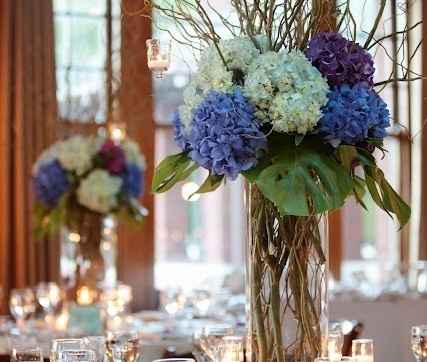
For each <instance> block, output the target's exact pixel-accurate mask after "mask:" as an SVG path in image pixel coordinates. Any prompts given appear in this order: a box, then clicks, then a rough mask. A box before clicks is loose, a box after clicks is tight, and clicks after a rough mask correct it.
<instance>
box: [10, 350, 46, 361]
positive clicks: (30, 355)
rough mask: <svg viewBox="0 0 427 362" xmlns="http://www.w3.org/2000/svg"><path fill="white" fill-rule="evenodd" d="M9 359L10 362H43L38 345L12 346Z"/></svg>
mask: <svg viewBox="0 0 427 362" xmlns="http://www.w3.org/2000/svg"><path fill="white" fill-rule="evenodd" d="M10 360H11V361H12V362H43V354H42V351H41V349H40V348H38V347H14V348H13V349H12V355H11V359H10Z"/></svg>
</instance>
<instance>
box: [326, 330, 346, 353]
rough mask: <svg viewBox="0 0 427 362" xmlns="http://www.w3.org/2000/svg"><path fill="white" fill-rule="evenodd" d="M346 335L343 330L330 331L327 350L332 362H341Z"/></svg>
mask: <svg viewBox="0 0 427 362" xmlns="http://www.w3.org/2000/svg"><path fill="white" fill-rule="evenodd" d="M343 344H344V334H343V333H342V330H341V328H332V329H329V331H328V339H327V350H328V357H329V359H330V360H331V361H340V360H341V358H342V347H343Z"/></svg>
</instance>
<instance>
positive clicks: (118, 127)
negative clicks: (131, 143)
mask: <svg viewBox="0 0 427 362" xmlns="http://www.w3.org/2000/svg"><path fill="white" fill-rule="evenodd" d="M108 131H109V133H110V138H111V139H112V140H113V142H114V143H116V144H119V143H121V142H122V141H123V140H124V139H125V138H126V123H123V122H120V123H110V125H109V126H108Z"/></svg>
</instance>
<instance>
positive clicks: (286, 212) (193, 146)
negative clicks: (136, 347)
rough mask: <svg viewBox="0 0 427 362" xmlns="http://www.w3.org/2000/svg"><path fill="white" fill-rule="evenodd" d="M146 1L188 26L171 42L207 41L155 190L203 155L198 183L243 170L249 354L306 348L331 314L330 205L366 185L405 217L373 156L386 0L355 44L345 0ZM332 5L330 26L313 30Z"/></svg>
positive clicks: (383, 110) (297, 352) (309, 350)
mask: <svg viewBox="0 0 427 362" xmlns="http://www.w3.org/2000/svg"><path fill="white" fill-rule="evenodd" d="M151 5H152V7H153V8H155V9H157V10H158V11H159V12H160V13H161V14H163V15H164V16H166V18H169V19H172V21H173V22H176V23H177V29H183V28H184V30H183V31H182V32H181V36H182V37H181V38H179V39H178V38H177V41H179V42H181V43H182V44H186V45H189V46H193V44H194V43H192V40H193V39H195V38H197V39H199V40H200V42H201V43H202V44H205V45H206V46H205V47H204V48H203V49H202V51H201V56H200V58H199V61H198V70H197V72H196V73H195V74H194V75H193V77H192V79H191V81H190V83H189V84H188V86H187V87H186V89H185V91H184V95H183V105H182V106H181V107H180V108H179V109H178V111H177V112H176V113H175V115H174V117H173V120H172V121H173V125H174V131H175V141H176V143H177V145H178V146H179V147H180V148H181V152H180V153H179V154H176V155H172V156H169V157H167V158H166V159H164V160H163V161H162V162H161V163H160V164H159V165H158V167H157V169H156V173H155V175H154V179H153V184H152V189H153V191H155V192H165V191H167V190H169V189H170V188H171V187H173V186H174V185H175V184H176V183H177V182H180V181H183V180H185V179H187V178H188V177H189V176H190V175H191V174H192V173H193V172H194V171H195V170H197V169H198V168H204V169H206V170H208V171H209V175H208V176H207V178H206V180H205V181H204V182H203V183H202V185H201V186H200V188H199V190H198V191H197V193H206V192H211V191H214V190H215V189H217V188H218V187H219V186H220V185H222V184H223V183H224V182H225V181H226V180H234V179H236V178H237V177H238V176H239V175H241V176H243V177H244V178H245V179H246V181H247V208H248V228H249V234H248V244H247V285H248V297H249V304H250V313H249V325H248V329H249V341H250V343H249V345H248V346H247V351H248V357H249V360H250V361H256V362H267V361H268V362H271V361H277V362H282V361H285V360H286V359H289V360H292V361H300V360H306V361H313V360H314V359H315V357H317V356H319V355H320V354H322V340H323V341H324V337H325V333H326V331H327V325H328V316H327V270H328V265H327V258H328V250H327V245H328V242H327V225H326V224H325V215H326V214H327V213H328V212H329V211H332V210H336V209H338V208H340V207H342V206H343V205H344V203H345V201H346V199H347V198H349V197H354V198H355V199H356V201H357V202H358V203H359V204H360V205H361V206H362V207H366V206H365V203H364V201H363V199H364V195H365V193H369V194H370V196H371V197H372V199H373V200H374V201H375V203H376V204H377V205H378V206H379V207H380V208H381V209H383V210H384V211H385V212H387V213H388V214H389V215H393V216H395V218H396V219H397V221H398V222H399V224H400V226H403V225H405V224H406V223H407V221H408V219H409V217H410V208H409V207H408V205H407V204H406V203H405V202H404V201H403V200H402V199H401V198H400V197H399V195H398V194H397V193H396V192H395V191H394V190H393V188H392V187H391V186H390V184H389V183H388V181H387V180H386V178H385V176H384V173H383V171H382V170H381V169H380V167H379V166H378V164H377V160H376V156H377V154H378V151H377V150H379V153H380V154H381V153H384V152H385V151H386V150H385V149H384V145H383V139H384V137H385V136H386V135H387V128H388V127H390V125H391V122H390V113H389V110H388V108H387V105H386V103H385V102H384V100H383V99H382V98H381V96H380V94H379V92H378V91H379V90H380V86H383V85H385V84H387V83H388V82H391V81H396V80H393V79H388V80H386V81H382V82H377V83H375V81H374V73H375V65H374V60H373V57H372V55H371V53H370V52H369V51H368V50H369V49H371V48H372V47H373V46H374V45H377V46H378V44H380V42H381V41H380V40H376V41H375V42H374V40H373V39H374V34H375V32H376V31H377V29H378V26H379V23H380V19H381V17H382V14H383V11H384V7H385V1H382V2H381V7H380V9H379V12H378V15H377V18H376V21H375V24H374V25H373V28H372V29H371V30H370V32H368V33H367V37H366V42H365V43H364V44H363V45H360V44H358V43H357V42H355V41H354V39H355V38H356V28H355V27H354V28H353V27H351V26H349V24H352V23H353V22H354V17H353V15H352V14H351V11H350V7H349V2H348V1H344V2H340V4H339V5H336V6H335V5H332V2H329V1H317V0H315V1H286V2H283V4H282V3H280V2H275V1H261V2H260V1H256V0H254V1H231V8H232V11H234V12H235V14H236V15H237V16H236V18H237V19H238V22H237V24H236V23H232V21H231V20H230V19H233V17H232V16H230V17H227V16H225V15H222V14H220V13H219V12H218V11H216V12H215V11H211V10H212V9H214V7H213V5H212V4H211V3H209V1H207V2H202V1H195V2H190V1H187V0H180V1H179V0H178V1H175V2H172V3H169V2H167V1H166V2H159V4H157V3H156V2H155V1H154V2H151ZM209 11H211V13H212V12H213V13H214V15H212V16H210V15H209ZM331 14H333V15H335V16H337V17H338V18H337V19H336V20H337V21H336V24H337V25H336V26H332V25H330V26H329V27H330V28H333V29H334V31H321V28H322V26H323V27H324V28H325V25H322V23H323V24H324V23H327V19H330V16H331ZM213 17H215V20H216V21H214V20H213V19H212V18H213ZM218 23H221V27H222V28H221V30H222V31H223V30H224V29H226V30H229V33H230V35H231V36H230V37H229V38H228V39H227V38H225V39H224V38H221V37H220V36H219V35H218V34H219V33H220V32H219V30H218V28H216V27H215V25H214V24H218ZM326 27H328V26H326ZM405 31H406V30H405ZM169 34H170V35H171V36H172V37H177V35H176V34H174V33H173V32H169ZM343 34H347V37H346V36H345V35H343ZM387 37H388V36H384V37H383V38H382V39H387ZM193 48H194V46H193ZM406 74H407V73H406ZM399 80H410V79H409V78H408V77H406V78H404V79H399Z"/></svg>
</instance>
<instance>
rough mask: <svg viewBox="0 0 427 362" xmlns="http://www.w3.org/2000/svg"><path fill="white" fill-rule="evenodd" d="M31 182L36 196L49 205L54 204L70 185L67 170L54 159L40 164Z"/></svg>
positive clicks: (52, 205)
mask: <svg viewBox="0 0 427 362" xmlns="http://www.w3.org/2000/svg"><path fill="white" fill-rule="evenodd" d="M33 182H34V190H35V193H36V196H37V198H38V199H39V200H40V201H41V202H42V203H44V204H45V205H46V206H49V207H54V206H56V204H57V203H58V201H59V199H60V198H61V196H62V195H63V194H64V193H65V192H67V190H68V189H69V187H70V181H69V179H68V177H67V172H66V171H65V170H64V168H63V167H62V166H61V164H60V163H59V161H58V160H56V159H55V160H53V161H51V162H48V163H45V164H43V165H41V166H40V168H39V170H38V172H37V174H36V176H35V177H34V179H33Z"/></svg>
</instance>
